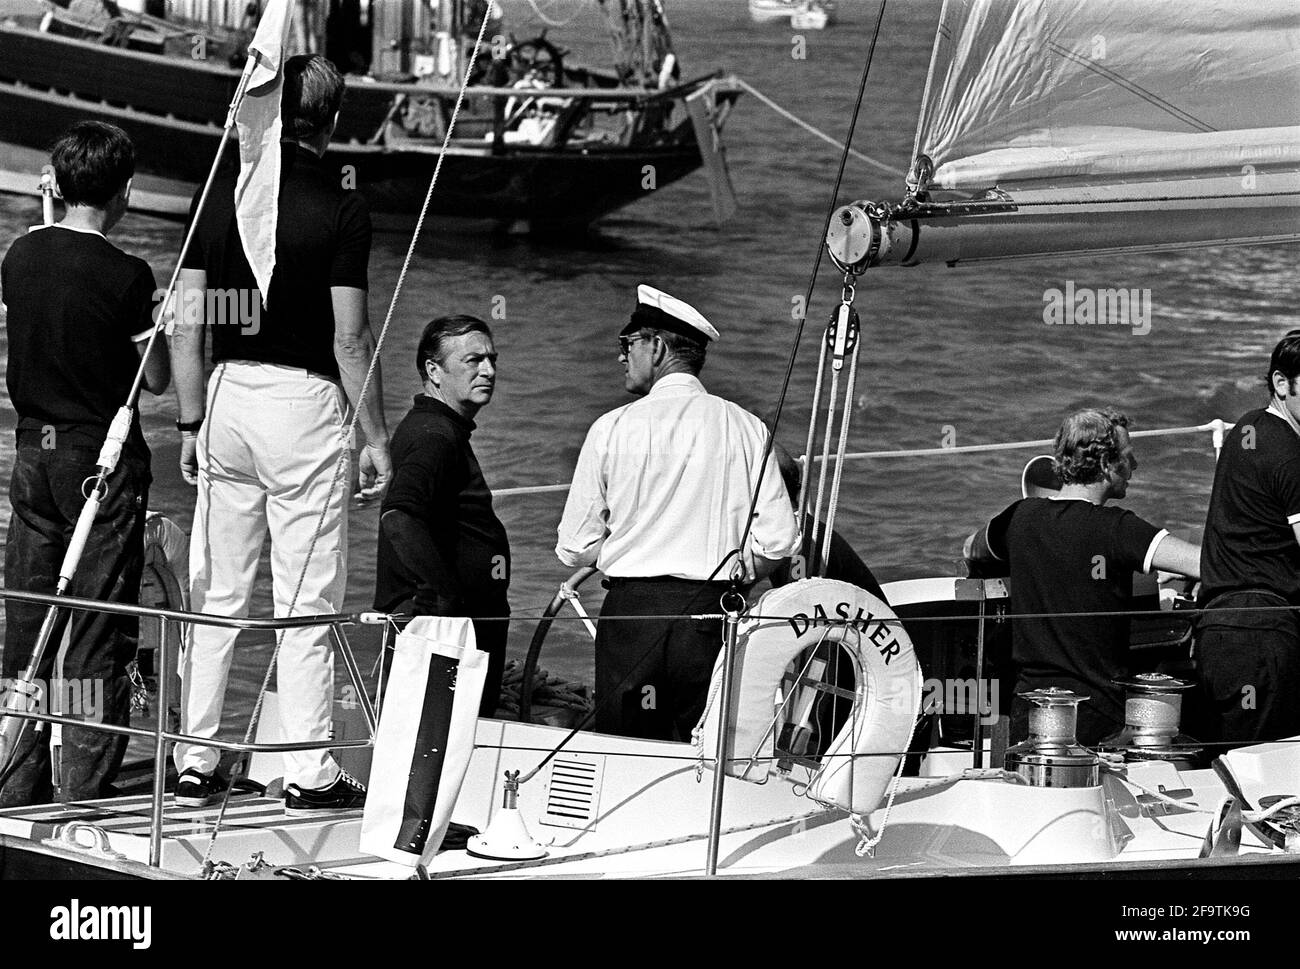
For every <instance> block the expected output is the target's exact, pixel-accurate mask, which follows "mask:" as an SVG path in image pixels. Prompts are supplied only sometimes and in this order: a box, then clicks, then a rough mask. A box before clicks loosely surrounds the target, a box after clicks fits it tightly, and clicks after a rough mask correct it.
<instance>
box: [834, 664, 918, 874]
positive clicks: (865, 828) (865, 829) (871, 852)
mask: <svg viewBox="0 0 1300 969" xmlns="http://www.w3.org/2000/svg"><path fill="white" fill-rule="evenodd" d="M916 669H917V672H918V673H919V672H921V665H920V663H917V666H916ZM924 695H925V691H924V690H918V691H917V693H916V705H915V707H914V708H913V709H912V729H911V730H909V731H908V732H907V746H906V750H911V749H912V740H913V739H914V738H915V736H916V727H917V724H918V723H919V722H920V720H921V703H922V700H923V698H924ZM906 764H907V754H906V753H903V754H901V755H900V756H899V758H898V767H897V769H895V771H894V776H893V777H891V778H890V779H889V789H888V793H887V795H886V797H885V813H884V814H883V815H882V816H881V818H880V830H879V831H877V832H876V833H875V834H870V833H869V832H870V831H871V827H870V825H869V824H868V823H867V818H866V817H864V816H862V815H859V814H850V815H849V825H850V826H851V827H852V828H853V831H854V833H855V834H856V835H857V836H858V843H857V846H856V847H855V848H854V849H853V853H854V854H855V855H857V856H858V857H859V858H863V857H867V858H874V857H875V856H876V846H877V845H879V844H880V842H881V840H882V839H883V838H884V837H885V829H886V828H888V827H889V814H890V812H891V811H893V810H894V797H895V796H896V795H897V794H898V782H899V781H900V780H902V779H903V768H904V767H905V766H906Z"/></svg>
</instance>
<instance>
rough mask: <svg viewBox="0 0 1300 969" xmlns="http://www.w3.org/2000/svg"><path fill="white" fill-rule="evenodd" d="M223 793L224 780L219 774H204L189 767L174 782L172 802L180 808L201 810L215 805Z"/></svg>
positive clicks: (224, 789) (224, 787) (224, 788)
mask: <svg viewBox="0 0 1300 969" xmlns="http://www.w3.org/2000/svg"><path fill="white" fill-rule="evenodd" d="M225 793H226V779H225V778H224V777H222V776H221V775H220V774H217V773H215V772H213V773H211V774H205V773H203V771H201V770H198V769H197V768H194V767H189V768H186V769H185V770H184V771H183V772H182V773H181V776H180V779H179V780H177V781H176V795H175V798H174V800H175V801H176V804H177V805H179V806H180V807H188V808H201V807H207V806H208V805H209V804H216V803H217V802H218V801H220V800H221V798H222V795H224V794H225Z"/></svg>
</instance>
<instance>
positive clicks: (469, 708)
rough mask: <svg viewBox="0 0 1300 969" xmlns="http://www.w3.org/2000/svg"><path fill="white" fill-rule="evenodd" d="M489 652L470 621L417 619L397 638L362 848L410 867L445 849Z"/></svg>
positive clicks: (470, 749)
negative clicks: (479, 644) (479, 642)
mask: <svg viewBox="0 0 1300 969" xmlns="http://www.w3.org/2000/svg"><path fill="white" fill-rule="evenodd" d="M487 663H488V654H487V653H485V652H483V651H482V650H480V649H477V648H476V646H475V640H474V627H473V625H472V624H471V623H470V621H469V620H468V619H449V618H445V617H441V616H417V617H416V618H415V619H412V620H411V622H410V623H409V624H408V625H407V627H406V629H405V630H403V632H402V634H401V635H400V636H398V637H397V644H396V647H395V651H394V654H393V667H392V672H391V674H390V675H389V678H388V687H387V689H386V690H385V692H384V697H383V706H382V710H381V713H380V717H379V728H378V730H377V732H376V735H375V756H374V761H373V763H372V765H371V768H370V788H369V791H368V793H367V795H366V809H365V815H364V817H363V818H362V822H361V845H360V847H361V850H362V851H364V852H365V853H367V854H371V855H375V856H376V857H378V858H386V859H388V860H389V861H395V862H398V863H399V864H403V865H407V866H408V867H411V868H414V867H415V866H416V865H417V864H419V863H420V862H421V860H422V859H423V860H424V861H425V862H427V861H428V860H429V859H430V858H432V857H433V855H434V854H435V853H436V852H437V851H438V848H439V847H440V846H441V845H442V839H443V837H444V836H445V835H446V833H447V828H448V826H449V825H450V824H451V812H452V809H453V808H454V807H455V806H456V798H457V796H458V795H459V794H460V787H461V784H462V782H463V781H464V780H465V771H466V770H468V769H469V760H470V755H471V754H472V753H473V751H474V731H475V728H476V727H477V725H478V708H479V700H480V699H481V698H482V696H483V685H484V681H485V680H486V679H487Z"/></svg>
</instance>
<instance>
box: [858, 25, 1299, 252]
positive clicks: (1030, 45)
mask: <svg viewBox="0 0 1300 969" xmlns="http://www.w3.org/2000/svg"><path fill="white" fill-rule="evenodd" d="M913 176H914V177H913V178H912V179H911V180H910V182H909V189H910V190H911V191H912V193H913V196H914V199H913V200H912V201H911V202H909V203H908V204H906V205H904V206H903V207H902V208H903V209H904V212H905V214H907V215H909V216H919V219H918V221H916V223H915V224H914V225H905V226H896V227H894V231H893V233H892V235H891V234H890V233H888V232H886V234H885V237H884V238H883V239H882V240H881V241H880V242H881V244H880V246H879V248H880V252H879V255H878V256H877V257H875V258H876V259H877V260H878V261H881V262H887V261H900V260H903V261H910V262H916V261H923V260H924V261H930V260H935V259H941V260H944V261H949V262H952V261H957V260H968V259H988V258H1004V257H1022V256H1026V255H1040V254H1052V253H1066V252H1093V251H1113V250H1129V251H1131V250H1135V249H1166V248H1179V247H1186V246H1199V245H1223V244H1251V243H1272V242H1287V241H1297V240H1300V4H1297V3H1296V2H1295V0H1253V2H1251V3H1242V4H1231V5H1225V4H1222V3H1214V2H1210V0H945V3H944V7H943V12H942V14H941V18H940V24H939V29H938V32H937V35H936V38H935V44H934V50H933V55H932V58H931V64H930V73H929V77H928V79H927V81H926V89H925V94H924V96H923V99H922V107H921V115H920V120H919V124H918V127H917V134H916V143H915V149H914V167H913ZM916 200H919V201H916ZM899 214H903V213H899ZM845 224H847V223H845ZM840 234H841V237H843V236H844V233H843V232H841V233H840ZM917 235H919V238H916V236H917Z"/></svg>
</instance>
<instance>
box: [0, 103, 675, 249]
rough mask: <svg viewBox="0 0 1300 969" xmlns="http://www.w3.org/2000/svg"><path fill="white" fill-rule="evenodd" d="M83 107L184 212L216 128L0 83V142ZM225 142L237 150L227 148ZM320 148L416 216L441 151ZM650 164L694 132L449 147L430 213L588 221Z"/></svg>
mask: <svg viewBox="0 0 1300 969" xmlns="http://www.w3.org/2000/svg"><path fill="white" fill-rule="evenodd" d="M87 116H94V117H98V118H100V119H102V120H105V121H111V122H112V123H114V124H117V125H120V126H121V127H122V128H123V129H124V130H125V131H126V132H127V134H129V135H130V136H131V138H132V140H133V141H134V142H135V145H136V151H137V157H138V159H139V161H138V166H139V169H140V171H141V172H142V173H145V174H149V175H153V176H157V177H158V178H160V179H165V180H167V181H168V182H170V183H171V185H170V191H172V192H175V193H176V194H174V195H171V196H170V197H169V198H168V199H166V200H164V201H162V202H161V203H159V204H157V205H156V206H155V207H154V213H153V214H160V215H171V216H176V215H182V216H183V215H184V213H185V212H186V211H187V210H188V206H189V201H190V197H191V196H192V194H193V191H194V188H195V187H196V186H197V185H198V184H199V183H200V182H201V181H202V179H203V178H204V177H205V176H206V173H207V168H208V166H209V165H210V164H211V160H212V158H213V157H214V155H215V154H216V150H217V146H218V144H219V142H220V136H221V129H220V128H218V127H216V126H215V125H199V124H194V123H192V122H186V121H178V120H174V119H165V118H159V117H156V116H153V115H147V114H141V113H137V112H132V111H128V110H125V109H122V108H115V107H112V106H108V105H93V106H92V105H87V103H86V102H83V101H80V100H78V99H76V98H72V97H68V96H66V95H59V94H51V93H48V92H42V91H36V90H32V89H27V88H20V87H15V86H12V85H0V117H3V118H4V119H5V122H4V127H3V129H2V130H0V141H6V142H10V143H17V145H19V146H20V147H27V148H32V149H37V150H39V149H42V148H45V147H47V146H48V145H49V144H50V143H51V142H52V141H53V140H54V139H55V138H56V137H57V136H58V134H59V132H61V131H62V130H64V129H65V128H66V127H67V126H68V125H70V124H72V123H73V122H75V121H79V120H83V119H85V118H86V117H87ZM227 151H231V153H232V155H233V151H232V149H231V147H228V148H227ZM325 157H326V160H327V161H328V162H330V163H332V164H333V165H336V166H337V167H338V168H339V169H340V172H342V171H343V169H344V166H349V165H350V166H352V169H353V171H354V174H355V181H356V187H357V188H358V189H359V190H360V191H361V192H362V193H363V194H365V196H366V197H367V199H368V200H369V202H370V204H371V208H372V210H373V211H375V212H377V213H386V214H390V215H400V216H408V217H410V218H414V217H415V216H416V215H417V214H418V212H419V208H420V205H421V204H422V203H423V201H424V195H425V192H426V191H427V189H428V184H429V179H430V177H431V176H432V174H433V169H434V166H435V164H436V162H437V157H438V151H437V149H430V148H425V147H411V148H407V149H395V148H388V147H379V146H372V145H359V144H338V143H336V144H334V145H332V146H331V148H330V150H329V152H327V154H326V156H325ZM647 165H649V166H652V167H653V170H654V185H655V190H658V189H661V188H663V187H665V186H667V185H669V184H671V183H673V182H675V181H677V180H678V179H680V178H682V177H684V176H686V175H688V174H689V173H690V172H692V171H693V170H694V169H696V168H698V167H699V165H700V154H699V149H698V148H697V147H696V145H695V142H694V139H693V138H692V139H690V140H689V141H683V142H682V143H681V144H677V145H667V146H663V147H660V148H656V149H649V150H646V151H618V150H611V151H600V150H597V149H592V150H589V151H567V150H565V151H559V150H550V149H543V148H526V147H519V146H516V147H515V148H513V149H512V150H511V151H510V152H508V153H506V154H501V155H494V154H492V151H491V147H490V146H489V145H486V144H485V145H484V146H483V147H482V148H479V149H465V148H461V147H452V148H451V149H449V150H448V153H447V158H446V161H445V162H444V164H443V170H442V173H441V175H440V178H439V183H438V190H437V191H436V192H435V193H434V196H433V199H432V200H431V202H430V212H431V214H433V215H442V216H453V217H462V218H475V219H493V220H515V219H523V220H527V221H529V222H531V223H533V224H534V225H537V224H542V225H548V224H549V225H555V226H566V225H573V226H580V225H586V224H588V223H590V222H591V221H593V220H594V219H597V218H599V217H600V216H602V215H605V214H607V213H609V212H612V211H614V210H615V209H618V208H620V207H621V206H624V205H627V204H628V203H629V202H632V201H635V200H636V199H638V198H640V197H642V196H644V195H646V194H647V191H648V190H647V189H646V188H644V187H643V184H644V183H645V169H646V166H647ZM38 177H39V169H36V170H34V171H33V172H31V173H30V182H31V185H32V191H33V193H34V191H35V185H36V181H37V179H38ZM340 177H342V175H340ZM21 178H22V173H13V172H11V173H10V175H9V178H8V181H9V182H11V183H13V184H14V185H16V186H17V185H20V184H21V181H20V180H21ZM163 190H165V189H163ZM160 191H162V190H160ZM137 207H138V206H137Z"/></svg>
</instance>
